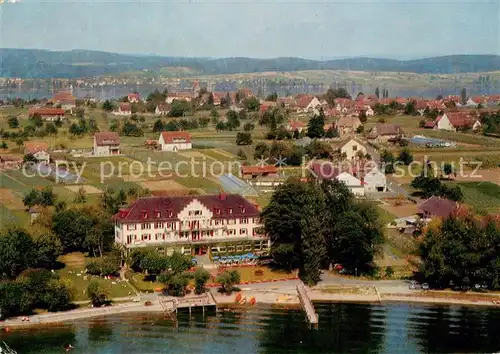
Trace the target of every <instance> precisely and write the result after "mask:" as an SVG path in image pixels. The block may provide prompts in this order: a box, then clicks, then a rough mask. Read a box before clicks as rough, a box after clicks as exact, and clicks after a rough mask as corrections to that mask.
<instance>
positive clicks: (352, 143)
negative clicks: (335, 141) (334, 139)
mask: <svg viewBox="0 0 500 354" xmlns="http://www.w3.org/2000/svg"><path fill="white" fill-rule="evenodd" d="M340 153H341V155H342V156H344V155H345V158H346V159H347V160H348V161H352V160H355V159H356V158H357V157H358V156H359V155H361V154H362V155H363V157H364V156H365V155H366V148H365V147H364V146H363V145H362V144H361V143H359V142H358V141H357V140H355V139H349V140H348V141H346V142H345V143H344V144H342V146H341V147H340Z"/></svg>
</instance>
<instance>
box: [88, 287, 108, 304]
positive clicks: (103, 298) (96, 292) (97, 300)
mask: <svg viewBox="0 0 500 354" xmlns="http://www.w3.org/2000/svg"><path fill="white" fill-rule="evenodd" d="M87 296H88V297H89V299H90V302H91V303H92V305H94V306H96V307H100V306H103V305H106V304H108V303H109V302H110V300H109V297H108V293H107V291H106V289H104V288H103V287H102V285H101V284H99V283H98V282H97V281H95V280H92V281H91V282H90V284H89V286H88V287H87Z"/></svg>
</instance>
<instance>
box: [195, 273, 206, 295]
mask: <svg viewBox="0 0 500 354" xmlns="http://www.w3.org/2000/svg"><path fill="white" fill-rule="evenodd" d="M208 279H210V273H208V271H206V270H205V268H198V269H196V271H195V272H194V292H195V293H196V294H198V295H199V294H203V293H204V292H205V284H206V283H207V281H208Z"/></svg>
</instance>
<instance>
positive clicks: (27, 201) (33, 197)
mask: <svg viewBox="0 0 500 354" xmlns="http://www.w3.org/2000/svg"><path fill="white" fill-rule="evenodd" d="M39 201H40V195H39V193H38V191H37V190H36V189H34V188H33V189H32V190H31V191H29V193H28V194H26V195H25V196H24V198H23V204H24V206H25V207H27V208H28V209H29V208H31V207H33V206H35V205H37V204H39Z"/></svg>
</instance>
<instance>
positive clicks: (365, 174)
mask: <svg viewBox="0 0 500 354" xmlns="http://www.w3.org/2000/svg"><path fill="white" fill-rule="evenodd" d="M361 174H362V175H361ZM358 178H361V180H362V181H363V186H364V189H365V193H374V192H387V177H386V176H385V173H382V172H381V171H380V170H379V169H378V167H377V165H376V164H375V163H369V164H367V165H365V166H364V167H363V168H362V173H361V171H360V173H359V176H358Z"/></svg>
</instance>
